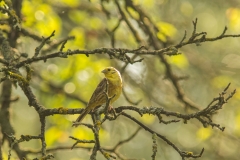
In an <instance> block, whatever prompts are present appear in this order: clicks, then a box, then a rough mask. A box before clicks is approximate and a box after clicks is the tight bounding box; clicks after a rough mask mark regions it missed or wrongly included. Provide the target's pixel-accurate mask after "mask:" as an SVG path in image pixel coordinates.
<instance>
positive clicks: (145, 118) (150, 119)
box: [142, 114, 155, 124]
mask: <svg viewBox="0 0 240 160" xmlns="http://www.w3.org/2000/svg"><path fill="white" fill-rule="evenodd" d="M154 120H155V117H154V116H152V115H148V114H144V115H143V116H142V121H143V122H144V123H146V124H152V123H153V122H154Z"/></svg>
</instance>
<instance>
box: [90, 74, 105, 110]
mask: <svg viewBox="0 0 240 160" xmlns="http://www.w3.org/2000/svg"><path fill="white" fill-rule="evenodd" d="M107 83H108V81H107V79H106V78H104V79H103V80H102V81H101V82H100V83H99V84H98V86H97V88H96V89H95V91H94V92H93V94H92V97H91V98H90V100H89V103H88V106H87V107H89V108H91V109H94V108H95V107H97V106H99V105H102V104H103V103H105V102H106V96H105V94H104V91H105V90H106V85H107Z"/></svg>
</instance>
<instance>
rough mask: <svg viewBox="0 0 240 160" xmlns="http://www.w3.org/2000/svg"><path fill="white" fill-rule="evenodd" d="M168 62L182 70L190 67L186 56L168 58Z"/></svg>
mask: <svg viewBox="0 0 240 160" xmlns="http://www.w3.org/2000/svg"><path fill="white" fill-rule="evenodd" d="M168 60H169V63H171V64H173V65H175V66H177V67H179V68H182V69H183V68H187V67H188V65H189V63H188V59H187V57H186V56H185V55H184V54H180V55H177V56H171V57H168Z"/></svg>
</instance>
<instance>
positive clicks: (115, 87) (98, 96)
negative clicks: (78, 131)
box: [73, 67, 122, 126]
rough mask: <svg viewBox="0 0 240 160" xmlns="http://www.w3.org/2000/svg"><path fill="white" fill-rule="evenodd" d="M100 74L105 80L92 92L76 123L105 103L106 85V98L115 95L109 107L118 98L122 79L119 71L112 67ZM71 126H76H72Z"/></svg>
mask: <svg viewBox="0 0 240 160" xmlns="http://www.w3.org/2000/svg"><path fill="white" fill-rule="evenodd" d="M102 73H104V75H105V78H104V79H103V80H102V81H101V82H100V83H99V84H98V86H97V88H96V89H95V91H94V92H93V94H92V97H91V98H90V100H89V102H88V105H87V107H86V108H85V109H84V111H83V112H82V114H81V115H80V116H79V117H78V118H77V120H76V122H81V121H82V120H83V119H84V117H85V116H86V115H87V114H88V113H89V112H91V111H92V110H95V109H96V108H98V107H100V106H101V105H103V104H105V103H106V95H105V93H104V92H105V91H106V85H107V83H108V97H112V96H114V95H115V96H114V97H113V98H112V99H111V101H110V105H111V104H112V103H113V102H114V101H116V100H117V99H118V98H119V96H120V94H121V92H122V78H121V75H120V73H119V71H118V70H117V69H115V68H113V67H107V68H105V69H104V70H102ZM73 126H77V125H75V124H73Z"/></svg>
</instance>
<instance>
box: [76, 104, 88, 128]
mask: <svg viewBox="0 0 240 160" xmlns="http://www.w3.org/2000/svg"><path fill="white" fill-rule="evenodd" d="M90 111H91V110H90V109H89V108H88V107H87V108H85V109H84V110H83V112H82V114H81V115H80V116H79V117H78V118H77V119H76V121H75V122H79V123H80V122H81V121H82V120H83V119H84V118H85V116H86V115H87V114H88V113H89V112H90ZM77 126H78V125H77V124H73V125H72V127H77Z"/></svg>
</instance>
